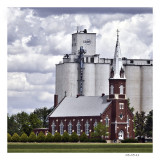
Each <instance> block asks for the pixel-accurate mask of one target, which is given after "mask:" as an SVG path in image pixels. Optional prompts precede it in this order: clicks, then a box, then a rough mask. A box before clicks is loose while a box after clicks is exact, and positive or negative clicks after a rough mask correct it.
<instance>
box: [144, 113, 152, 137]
mask: <svg viewBox="0 0 160 160" xmlns="http://www.w3.org/2000/svg"><path fill="white" fill-rule="evenodd" d="M152 128H153V110H151V111H150V112H149V114H148V115H147V117H146V124H145V132H146V135H147V137H152Z"/></svg>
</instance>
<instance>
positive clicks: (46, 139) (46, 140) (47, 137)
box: [45, 132, 53, 142]
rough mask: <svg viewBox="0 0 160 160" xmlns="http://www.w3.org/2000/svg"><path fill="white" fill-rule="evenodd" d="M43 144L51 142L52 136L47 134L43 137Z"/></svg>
mask: <svg viewBox="0 0 160 160" xmlns="http://www.w3.org/2000/svg"><path fill="white" fill-rule="evenodd" d="M45 142H53V136H52V134H51V133H50V132H48V134H47V136H46V137H45Z"/></svg>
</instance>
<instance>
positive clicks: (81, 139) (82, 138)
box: [79, 132, 88, 142]
mask: <svg viewBox="0 0 160 160" xmlns="http://www.w3.org/2000/svg"><path fill="white" fill-rule="evenodd" d="M79 140H80V142H88V137H87V135H86V134H85V133H84V132H83V133H82V135H81V136H80V137H79Z"/></svg>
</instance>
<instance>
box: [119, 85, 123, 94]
mask: <svg viewBox="0 0 160 160" xmlns="http://www.w3.org/2000/svg"><path fill="white" fill-rule="evenodd" d="M119 89H120V94H124V91H123V90H124V86H123V84H121V85H120V87H119Z"/></svg>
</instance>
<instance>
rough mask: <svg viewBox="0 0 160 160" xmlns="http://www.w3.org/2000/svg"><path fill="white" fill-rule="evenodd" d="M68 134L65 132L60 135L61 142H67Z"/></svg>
mask: <svg viewBox="0 0 160 160" xmlns="http://www.w3.org/2000/svg"><path fill="white" fill-rule="evenodd" d="M69 138H70V136H69V134H68V133H67V132H66V131H65V132H64V133H63V135H62V142H69Z"/></svg>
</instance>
